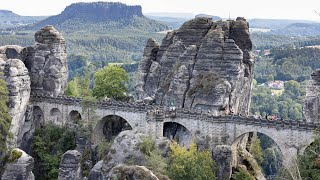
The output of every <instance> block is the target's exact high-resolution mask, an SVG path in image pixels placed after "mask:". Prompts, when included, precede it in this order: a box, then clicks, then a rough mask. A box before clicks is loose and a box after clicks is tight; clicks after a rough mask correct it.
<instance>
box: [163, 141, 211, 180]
mask: <svg viewBox="0 0 320 180" xmlns="http://www.w3.org/2000/svg"><path fill="white" fill-rule="evenodd" d="M170 150H171V152H172V154H171V157H170V158H171V160H170V161H171V162H170V164H169V170H168V171H169V172H168V173H169V177H170V178H171V179H172V180H181V179H184V180H205V179H212V180H214V179H216V177H215V173H214V172H213V169H214V162H213V160H212V157H211V153H210V152H209V151H202V152H200V151H198V150H197V146H196V144H195V143H191V144H190V147H189V149H187V148H186V147H181V146H180V145H179V144H177V143H175V142H174V143H172V144H171V145H170Z"/></svg>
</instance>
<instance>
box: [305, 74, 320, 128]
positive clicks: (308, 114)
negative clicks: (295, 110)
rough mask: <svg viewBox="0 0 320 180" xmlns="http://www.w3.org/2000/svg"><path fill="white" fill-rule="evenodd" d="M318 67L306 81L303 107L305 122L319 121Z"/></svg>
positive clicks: (319, 92)
mask: <svg viewBox="0 0 320 180" xmlns="http://www.w3.org/2000/svg"><path fill="white" fill-rule="evenodd" d="M319 107H320V69H318V70H316V71H314V72H313V73H312V74H311V79H310V80H309V81H308V83H307V88H306V98H305V102H304V107H303V113H304V118H305V119H306V121H307V122H316V123H318V122H319V121H320V117H319V114H320V108H319Z"/></svg>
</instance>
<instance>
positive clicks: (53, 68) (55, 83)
mask: <svg viewBox="0 0 320 180" xmlns="http://www.w3.org/2000/svg"><path fill="white" fill-rule="evenodd" d="M35 40H36V41H37V44H36V45H34V46H31V47H27V48H25V49H24V51H23V60H24V62H25V64H26V67H27V68H28V70H29V73H30V78H31V89H32V93H36V94H43V95H49V96H53V97H56V96H58V95H61V94H63V89H64V88H65V87H66V84H67V80H68V67H67V55H66V44H65V40H64V38H63V37H62V35H61V34H60V33H59V32H58V31H57V30H56V29H55V28H54V27H52V26H46V27H44V28H42V29H41V30H40V31H38V32H37V33H36V34H35Z"/></svg>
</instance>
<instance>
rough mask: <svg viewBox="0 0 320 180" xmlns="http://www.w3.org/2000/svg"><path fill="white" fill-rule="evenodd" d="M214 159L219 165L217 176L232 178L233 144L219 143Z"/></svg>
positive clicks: (223, 178) (213, 154)
mask: <svg viewBox="0 0 320 180" xmlns="http://www.w3.org/2000/svg"><path fill="white" fill-rule="evenodd" d="M212 156H213V159H214V161H215V163H216V164H217V166H218V167H219V168H218V169H217V171H216V177H217V179H219V180H225V179H230V177H231V172H232V165H231V161H232V151H231V146H228V145H218V146H216V147H215V149H214V150H213V153H212Z"/></svg>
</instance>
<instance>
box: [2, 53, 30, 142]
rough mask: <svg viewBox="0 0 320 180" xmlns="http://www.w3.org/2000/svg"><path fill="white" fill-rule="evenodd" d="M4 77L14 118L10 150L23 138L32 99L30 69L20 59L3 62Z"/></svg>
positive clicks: (11, 113)
mask: <svg viewBox="0 0 320 180" xmlns="http://www.w3.org/2000/svg"><path fill="white" fill-rule="evenodd" d="M0 61H2V63H1V64H4V69H3V72H4V77H5V80H6V82H7V86H8V91H9V110H10V111H9V114H10V116H11V117H12V120H11V126H10V132H11V133H12V135H13V138H12V139H10V142H8V146H9V148H14V147H17V145H19V144H20V141H21V138H22V131H23V130H22V129H23V125H24V122H25V112H26V110H27V105H28V104H29V99H30V92H31V88H30V77H29V73H28V69H27V68H26V67H25V65H24V63H23V62H22V61H21V60H19V59H7V60H6V61H5V62H3V60H0Z"/></svg>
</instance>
